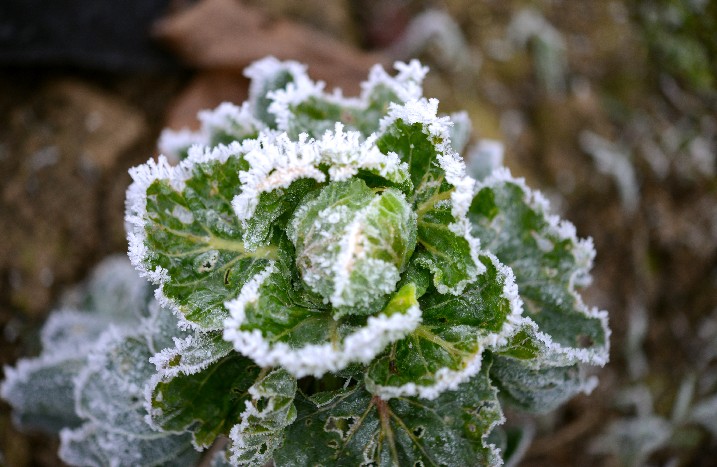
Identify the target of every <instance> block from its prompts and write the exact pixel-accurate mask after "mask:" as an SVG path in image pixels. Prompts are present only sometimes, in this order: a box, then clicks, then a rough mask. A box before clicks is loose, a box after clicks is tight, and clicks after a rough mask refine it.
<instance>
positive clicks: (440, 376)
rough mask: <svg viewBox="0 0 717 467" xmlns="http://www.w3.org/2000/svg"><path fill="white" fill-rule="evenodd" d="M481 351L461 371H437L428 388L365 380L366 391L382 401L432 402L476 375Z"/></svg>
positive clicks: (412, 384)
mask: <svg viewBox="0 0 717 467" xmlns="http://www.w3.org/2000/svg"><path fill="white" fill-rule="evenodd" d="M483 350H485V349H484V348H483V347H481V348H480V350H478V352H476V353H475V354H474V355H473V356H472V358H471V359H470V360H468V361H465V362H464V364H465V366H464V367H463V369H462V370H458V371H456V370H451V369H450V368H441V369H440V370H438V371H437V372H436V373H435V376H434V377H435V380H436V382H435V383H433V384H431V385H430V386H425V385H422V384H416V383H406V384H403V385H401V386H383V385H380V384H376V383H374V382H373V381H370V380H366V389H367V390H368V391H369V392H370V393H371V394H375V395H377V396H379V397H380V398H381V399H383V400H389V399H393V398H395V397H416V396H417V397H422V398H424V399H429V400H433V399H435V398H436V397H438V396H440V395H441V393H443V392H444V391H455V390H456V389H457V388H458V385H460V384H461V383H464V382H466V381H468V380H469V379H470V378H471V377H472V376H475V375H477V374H478V372H479V371H480V369H481V362H482V357H483Z"/></svg>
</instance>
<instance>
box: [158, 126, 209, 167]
mask: <svg viewBox="0 0 717 467" xmlns="http://www.w3.org/2000/svg"><path fill="white" fill-rule="evenodd" d="M207 143H208V141H207V138H206V135H204V134H203V133H202V132H201V131H191V130H188V129H186V128H183V129H181V130H170V129H168V128H165V129H164V130H162V133H160V134H159V141H157V147H158V148H159V152H160V153H162V154H165V155H167V156H170V157H172V158H174V159H175V160H179V155H180V153H181V152H182V151H185V150H186V149H187V148H189V147H191V146H194V145H195V144H207Z"/></svg>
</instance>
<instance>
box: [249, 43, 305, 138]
mask: <svg viewBox="0 0 717 467" xmlns="http://www.w3.org/2000/svg"><path fill="white" fill-rule="evenodd" d="M244 75H245V76H247V77H248V78H250V79H251V84H250V86H249V104H250V106H251V109H252V111H253V112H254V116H255V117H256V118H257V119H259V120H260V121H262V122H264V123H265V124H266V125H267V126H269V127H270V128H276V123H277V122H276V115H275V114H274V113H273V112H271V111H270V108H269V107H270V105H271V104H272V102H273V99H272V98H271V96H270V93H271V92H272V91H276V90H280V89H284V88H286V87H287V86H288V85H289V84H292V85H294V86H297V85H299V86H301V85H302V84H303V83H304V82H306V81H309V79H308V76H306V67H305V66H303V65H301V64H299V63H297V62H293V61H286V62H281V61H279V60H277V59H276V58H274V57H266V58H264V59H262V60H258V61H256V62H254V63H253V64H252V65H251V66H249V67H247V68H246V69H245V70H244Z"/></svg>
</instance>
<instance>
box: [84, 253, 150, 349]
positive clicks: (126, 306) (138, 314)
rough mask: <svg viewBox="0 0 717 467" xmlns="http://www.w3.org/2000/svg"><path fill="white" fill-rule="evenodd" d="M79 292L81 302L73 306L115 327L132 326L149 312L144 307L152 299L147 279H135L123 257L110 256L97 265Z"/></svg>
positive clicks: (135, 274) (134, 274)
mask: <svg viewBox="0 0 717 467" xmlns="http://www.w3.org/2000/svg"><path fill="white" fill-rule="evenodd" d="M82 289H83V291H82V292H84V293H82V295H83V296H82V299H81V300H80V301H79V303H76V304H74V306H75V307H76V308H77V309H79V310H84V311H87V312H88V313H92V314H93V315H98V316H101V317H104V319H105V320H106V321H109V320H111V321H112V322H114V323H115V324H117V325H119V324H127V325H132V324H133V323H136V322H137V321H138V320H139V319H141V318H145V317H146V316H147V315H148V313H149V310H148V307H147V304H148V303H149V302H150V301H151V299H152V290H151V288H150V287H149V284H147V281H146V280H143V279H142V278H141V277H138V275H137V271H135V270H134V268H133V267H132V264H131V263H130V262H129V261H128V260H127V256H125V255H122V256H119V255H116V256H110V257H108V258H106V259H104V260H103V261H102V262H100V263H99V264H98V265H97V266H96V267H95V269H94V270H93V271H92V274H91V276H90V279H89V281H88V283H87V284H86V286H84V287H82ZM97 335H99V334H96V335H95V337H97ZM77 340H81V339H79V338H78V339H77Z"/></svg>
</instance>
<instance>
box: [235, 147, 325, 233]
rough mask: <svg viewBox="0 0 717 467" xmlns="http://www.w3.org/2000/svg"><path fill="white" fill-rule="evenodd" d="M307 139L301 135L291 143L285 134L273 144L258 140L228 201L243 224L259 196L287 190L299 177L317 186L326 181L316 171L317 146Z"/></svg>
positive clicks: (254, 207) (247, 156)
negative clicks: (247, 167) (281, 189)
mask: <svg viewBox="0 0 717 467" xmlns="http://www.w3.org/2000/svg"><path fill="white" fill-rule="evenodd" d="M307 138H308V136H307V135H306V134H302V135H300V136H299V141H296V142H294V141H291V140H290V139H289V137H288V136H287V135H286V133H283V134H281V135H279V136H278V137H277V138H276V140H275V142H274V143H272V142H269V141H265V140H263V139H261V138H260V141H262V143H263V144H261V146H260V147H256V148H255V149H253V150H251V151H249V152H248V153H247V154H246V155H245V156H244V158H245V160H246V161H247V162H248V163H249V170H246V171H241V172H239V180H240V181H241V183H242V186H241V188H242V191H241V193H240V194H238V195H236V196H235V197H234V199H233V200H232V207H233V208H234V212H235V213H236V215H237V217H238V218H239V219H240V220H242V221H246V220H248V219H249V218H250V217H251V216H252V215H253V214H254V210H255V209H256V206H257V204H258V203H259V196H260V195H261V194H262V193H266V192H271V191H273V190H276V189H278V188H288V187H289V185H291V183H292V182H294V181H295V180H298V179H300V178H313V179H314V180H316V181H317V182H319V183H321V182H323V181H325V180H326V176H325V175H324V173H323V172H321V170H319V169H318V168H317V167H318V165H319V159H320V158H319V154H318V151H317V147H316V145H315V144H313V141H309V142H307Z"/></svg>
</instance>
